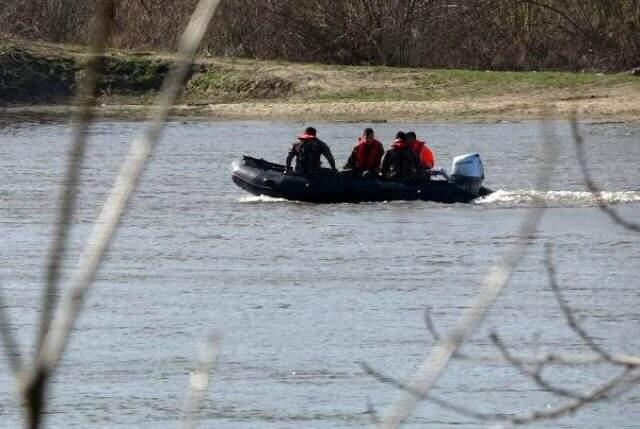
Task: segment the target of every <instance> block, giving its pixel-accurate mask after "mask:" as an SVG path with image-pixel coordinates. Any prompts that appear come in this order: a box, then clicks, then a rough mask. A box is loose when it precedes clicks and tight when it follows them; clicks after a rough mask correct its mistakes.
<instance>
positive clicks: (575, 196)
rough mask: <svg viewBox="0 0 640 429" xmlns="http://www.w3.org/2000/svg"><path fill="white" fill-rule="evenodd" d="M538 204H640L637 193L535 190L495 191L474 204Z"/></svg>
mask: <svg viewBox="0 0 640 429" xmlns="http://www.w3.org/2000/svg"><path fill="white" fill-rule="evenodd" d="M540 202H544V203H545V204H548V205H552V206H563V207H580V206H587V207H588V206H596V205H598V204H599V202H604V203H606V204H611V205H614V204H629V203H638V202H640V192H639V191H613V192H608V191H602V192H599V193H597V194H592V193H591V192H586V191H536V190H524V189H520V190H514V191H505V190H502V189H500V190H497V191H495V192H494V193H493V194H491V195H488V196H486V197H484V198H479V199H477V200H476V204H481V205H488V204H498V205H507V206H521V205H523V206H526V205H537V204H539V203H540Z"/></svg>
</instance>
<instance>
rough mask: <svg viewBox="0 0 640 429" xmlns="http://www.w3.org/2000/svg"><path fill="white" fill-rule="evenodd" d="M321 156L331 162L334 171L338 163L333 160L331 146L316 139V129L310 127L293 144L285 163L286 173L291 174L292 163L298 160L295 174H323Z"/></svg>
mask: <svg viewBox="0 0 640 429" xmlns="http://www.w3.org/2000/svg"><path fill="white" fill-rule="evenodd" d="M320 156H324V157H325V158H327V161H329V165H331V168H332V169H333V170H334V171H337V169H336V161H335V160H334V159H333V155H332V154H331V149H329V146H328V145H327V144H326V143H325V142H323V141H322V140H320V139H319V138H317V137H316V129H315V128H313V127H308V128H306V129H305V130H304V133H303V134H301V135H299V136H298V138H297V140H296V141H294V142H293V143H292V144H291V150H290V151H289V154H288V155H287V160H286V162H285V172H287V173H289V172H291V161H292V160H293V158H295V159H296V167H295V170H294V171H295V172H296V173H297V174H301V175H315V174H318V173H320V172H321V168H322V162H321V161H320Z"/></svg>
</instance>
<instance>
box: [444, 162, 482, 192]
mask: <svg viewBox="0 0 640 429" xmlns="http://www.w3.org/2000/svg"><path fill="white" fill-rule="evenodd" d="M450 180H451V182H453V183H455V184H456V185H458V186H460V187H461V188H462V189H464V190H466V191H469V192H471V193H472V194H479V193H480V186H481V185H482V181H483V180H484V167H483V166H482V160H481V159H480V155H479V154H477V153H470V154H466V155H460V156H456V157H455V158H453V164H452V165H451V177H450Z"/></svg>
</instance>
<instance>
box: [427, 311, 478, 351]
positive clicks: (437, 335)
mask: <svg viewBox="0 0 640 429" xmlns="http://www.w3.org/2000/svg"><path fill="white" fill-rule="evenodd" d="M424 324H425V326H426V327H427V331H429V333H430V334H431V336H432V337H433V339H434V340H436V341H440V339H441V338H442V337H441V336H440V333H439V332H438V330H437V329H436V325H435V323H434V322H433V317H431V309H430V308H429V307H427V308H425V309H424ZM453 357H455V358H456V359H471V358H470V357H469V356H467V355H465V354H464V353H462V352H460V351H456V352H455V353H454V355H453Z"/></svg>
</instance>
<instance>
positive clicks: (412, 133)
mask: <svg viewBox="0 0 640 429" xmlns="http://www.w3.org/2000/svg"><path fill="white" fill-rule="evenodd" d="M417 138H418V137H417V136H416V133H415V132H413V131H409V132H408V133H407V139H409V140H411V139H413V140H416V139H417Z"/></svg>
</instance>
